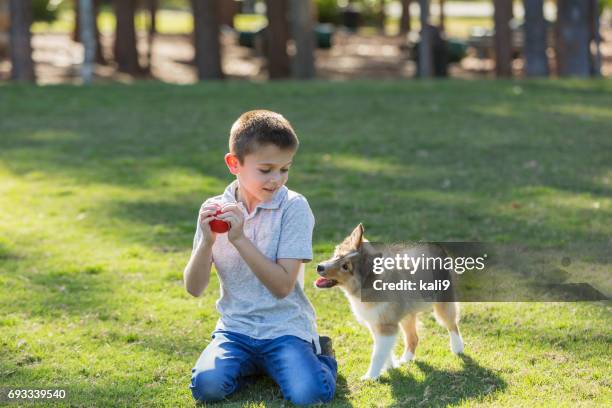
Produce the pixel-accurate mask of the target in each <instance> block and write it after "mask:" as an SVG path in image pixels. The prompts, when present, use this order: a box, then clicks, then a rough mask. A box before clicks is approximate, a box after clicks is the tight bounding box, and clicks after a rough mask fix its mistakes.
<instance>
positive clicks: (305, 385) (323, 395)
mask: <svg viewBox="0 0 612 408" xmlns="http://www.w3.org/2000/svg"><path fill="white" fill-rule="evenodd" d="M334 391H335V387H334V384H329V383H328V382H327V381H326V380H325V379H323V380H322V381H316V380H315V379H311V380H305V379H304V380H300V381H296V382H295V383H294V384H292V386H291V387H290V389H289V390H287V395H284V397H285V399H287V400H289V401H291V402H292V403H294V404H295V405H310V404H317V403H321V402H330V401H331V400H332V399H333V398H334Z"/></svg>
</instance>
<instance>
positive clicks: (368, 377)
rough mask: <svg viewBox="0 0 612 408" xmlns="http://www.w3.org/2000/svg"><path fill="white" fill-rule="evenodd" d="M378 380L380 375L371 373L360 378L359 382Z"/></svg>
mask: <svg viewBox="0 0 612 408" xmlns="http://www.w3.org/2000/svg"><path fill="white" fill-rule="evenodd" d="M379 378H380V374H378V375H373V374H371V373H365V374H364V375H362V376H361V381H376V380H378V379H379Z"/></svg>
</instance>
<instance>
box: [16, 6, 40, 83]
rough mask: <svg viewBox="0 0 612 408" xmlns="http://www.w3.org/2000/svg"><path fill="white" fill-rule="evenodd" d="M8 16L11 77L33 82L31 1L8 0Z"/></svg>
mask: <svg viewBox="0 0 612 408" xmlns="http://www.w3.org/2000/svg"><path fill="white" fill-rule="evenodd" d="M9 18H10V22H11V28H10V49H11V79H13V80H15V81H27V82H34V81H35V79H36V77H35V75H34V62H33V61H32V44H31V35H30V25H32V1H31V0H10V3H9Z"/></svg>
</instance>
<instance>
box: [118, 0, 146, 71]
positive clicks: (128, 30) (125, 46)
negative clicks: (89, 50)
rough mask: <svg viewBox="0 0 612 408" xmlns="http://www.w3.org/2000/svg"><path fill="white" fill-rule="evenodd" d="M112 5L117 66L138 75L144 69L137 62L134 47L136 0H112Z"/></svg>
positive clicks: (120, 69)
mask: <svg viewBox="0 0 612 408" xmlns="http://www.w3.org/2000/svg"><path fill="white" fill-rule="evenodd" d="M113 5H114V10H115V18H116V19H117V25H116V28H115V45H114V47H113V50H114V54H115V61H116V62H117V68H118V69H119V71H121V72H125V73H127V74H131V75H140V74H142V73H143V72H144V70H143V69H142V67H141V66H140V63H139V62H138V49H137V48H136V27H135V25H134V14H135V12H136V0H114V1H113Z"/></svg>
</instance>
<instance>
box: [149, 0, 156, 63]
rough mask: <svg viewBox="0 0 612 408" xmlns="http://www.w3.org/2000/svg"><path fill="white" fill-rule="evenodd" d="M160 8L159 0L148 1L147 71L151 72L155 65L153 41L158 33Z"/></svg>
mask: <svg viewBox="0 0 612 408" xmlns="http://www.w3.org/2000/svg"><path fill="white" fill-rule="evenodd" d="M158 8H159V0H147V9H148V10H149V32H148V35H147V71H148V72H151V66H152V65H153V41H154V40H155V34H156V33H157V10H158Z"/></svg>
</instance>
